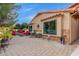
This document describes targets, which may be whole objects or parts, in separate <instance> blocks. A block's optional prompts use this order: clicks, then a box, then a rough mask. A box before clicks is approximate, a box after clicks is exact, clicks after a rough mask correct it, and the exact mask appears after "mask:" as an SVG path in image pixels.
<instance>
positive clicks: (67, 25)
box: [63, 12, 71, 43]
mask: <svg viewBox="0 0 79 59" xmlns="http://www.w3.org/2000/svg"><path fill="white" fill-rule="evenodd" d="M70 30H71V18H70V13H69V12H66V13H64V17H63V36H65V42H66V43H71V38H70V34H71V33H70Z"/></svg>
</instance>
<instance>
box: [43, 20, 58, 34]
mask: <svg viewBox="0 0 79 59" xmlns="http://www.w3.org/2000/svg"><path fill="white" fill-rule="evenodd" d="M43 26H44V28H43V32H44V34H55V35H56V33H57V31H56V20H53V21H49V22H44V25H43Z"/></svg>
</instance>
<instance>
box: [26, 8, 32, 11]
mask: <svg viewBox="0 0 79 59" xmlns="http://www.w3.org/2000/svg"><path fill="white" fill-rule="evenodd" d="M32 9H33V8H27V9H26V10H25V11H31V10H32Z"/></svg>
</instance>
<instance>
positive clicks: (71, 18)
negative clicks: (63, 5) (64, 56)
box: [31, 3, 79, 44]
mask: <svg viewBox="0 0 79 59" xmlns="http://www.w3.org/2000/svg"><path fill="white" fill-rule="evenodd" d="M31 26H32V31H35V32H36V33H41V34H42V35H46V36H49V37H50V39H51V40H53V41H57V42H60V38H61V37H62V38H64V41H65V43H66V44H71V43H72V42H73V41H74V40H76V39H78V38H79V3H76V4H73V5H72V6H70V7H69V8H68V9H65V10H50V11H47V12H41V13H38V14H37V15H36V16H35V17H34V18H33V19H32V21H31Z"/></svg>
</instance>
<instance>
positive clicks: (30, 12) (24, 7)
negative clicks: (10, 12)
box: [17, 3, 72, 24]
mask: <svg viewBox="0 0 79 59" xmlns="http://www.w3.org/2000/svg"><path fill="white" fill-rule="evenodd" d="M17 5H19V6H20V8H19V9H18V10H17V13H18V17H17V20H18V21H17V23H20V24H22V23H30V22H31V20H32V19H33V17H34V16H35V15H36V14H38V13H39V12H45V11H49V10H63V9H67V8H68V7H69V6H71V5H72V4H71V3H18V4H17Z"/></svg>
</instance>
